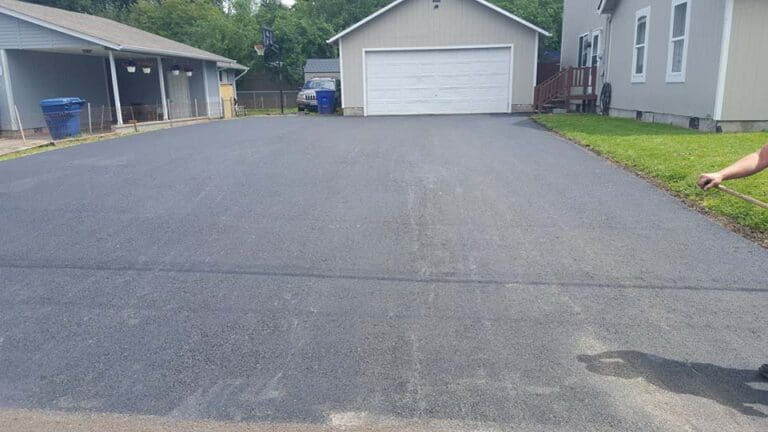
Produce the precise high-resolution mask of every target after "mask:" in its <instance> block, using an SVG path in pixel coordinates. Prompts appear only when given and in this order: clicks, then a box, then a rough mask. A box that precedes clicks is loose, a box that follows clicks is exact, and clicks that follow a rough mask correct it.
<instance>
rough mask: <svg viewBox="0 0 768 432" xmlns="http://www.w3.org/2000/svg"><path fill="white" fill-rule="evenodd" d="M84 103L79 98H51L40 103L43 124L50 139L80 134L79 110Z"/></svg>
mask: <svg viewBox="0 0 768 432" xmlns="http://www.w3.org/2000/svg"><path fill="white" fill-rule="evenodd" d="M83 105H85V101H84V100H82V99H80V98H53V99H43V100H41V101H40V108H41V109H42V110H43V117H45V124H46V125H47V126H48V131H49V132H50V133H51V138H53V139H54V140H60V139H63V138H66V137H70V136H75V135H79V134H80V109H81V108H82V107H83Z"/></svg>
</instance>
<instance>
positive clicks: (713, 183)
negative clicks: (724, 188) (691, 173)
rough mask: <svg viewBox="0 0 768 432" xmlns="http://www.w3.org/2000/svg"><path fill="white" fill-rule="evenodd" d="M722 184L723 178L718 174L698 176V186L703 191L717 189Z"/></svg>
mask: <svg viewBox="0 0 768 432" xmlns="http://www.w3.org/2000/svg"><path fill="white" fill-rule="evenodd" d="M722 182H723V176H722V175H721V174H719V173H710V174H702V175H700V176H699V181H698V185H699V187H700V188H702V189H704V190H709V189H712V188H714V187H718V186H719V185H720V183H722Z"/></svg>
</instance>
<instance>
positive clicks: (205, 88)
mask: <svg viewBox="0 0 768 432" xmlns="http://www.w3.org/2000/svg"><path fill="white" fill-rule="evenodd" d="M200 64H202V65H203V91H204V92H205V115H206V116H208V118H211V103H210V100H211V97H210V96H209V95H208V68H207V67H205V60H203V61H201V62H200ZM221 110H222V111H221V112H224V107H223V106H222V107H221Z"/></svg>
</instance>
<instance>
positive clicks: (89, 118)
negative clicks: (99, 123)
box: [88, 102, 93, 135]
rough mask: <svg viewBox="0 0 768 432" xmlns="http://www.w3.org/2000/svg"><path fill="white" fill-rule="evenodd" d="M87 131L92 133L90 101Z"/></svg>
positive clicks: (89, 104)
mask: <svg viewBox="0 0 768 432" xmlns="http://www.w3.org/2000/svg"><path fill="white" fill-rule="evenodd" d="M88 133H89V134H91V135H93V119H92V118H91V103H90V102H88Z"/></svg>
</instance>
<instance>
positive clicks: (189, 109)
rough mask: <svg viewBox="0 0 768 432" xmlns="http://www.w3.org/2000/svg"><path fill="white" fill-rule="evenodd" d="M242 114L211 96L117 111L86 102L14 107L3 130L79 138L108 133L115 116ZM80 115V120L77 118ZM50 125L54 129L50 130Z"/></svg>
mask: <svg viewBox="0 0 768 432" xmlns="http://www.w3.org/2000/svg"><path fill="white" fill-rule="evenodd" d="M242 115H245V110H243V109H241V108H240V107H239V106H238V104H237V101H236V100H235V99H234V98H231V99H228V100H225V99H211V100H208V101H198V100H192V101H189V102H184V103H179V102H173V101H171V100H168V101H167V102H166V104H165V106H164V105H163V104H161V103H160V104H130V105H124V106H121V107H120V110H118V109H116V108H115V107H113V106H109V105H94V104H90V103H85V104H83V105H82V107H81V108H80V112H79V114H78V113H76V112H73V111H72V110H71V109H62V110H61V111H49V112H46V113H43V112H42V110H41V109H33V110H26V111H20V110H19V109H18V108H15V109H14V113H13V116H12V117H13V118H12V123H13V127H14V129H16V130H15V131H13V130H12V131H4V132H3V137H4V138H8V139H21V140H24V141H27V140H34V141H39V140H51V139H53V140H59V139H62V137H64V136H65V137H67V138H68V137H80V136H89V135H99V134H104V133H110V132H113V131H114V130H115V127H117V126H118V121H117V119H118V117H121V118H122V123H123V125H133V124H135V125H137V126H138V125H141V124H143V123H150V122H163V121H167V122H168V123H169V124H170V126H173V123H174V121H179V122H181V121H183V120H192V119H205V118H209V119H220V118H225V117H227V118H228V117H236V116H242ZM78 117H79V119H78ZM51 128H53V129H54V130H51Z"/></svg>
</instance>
